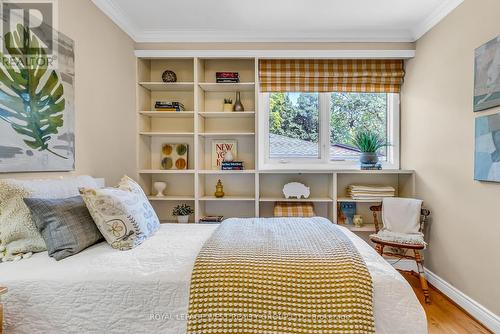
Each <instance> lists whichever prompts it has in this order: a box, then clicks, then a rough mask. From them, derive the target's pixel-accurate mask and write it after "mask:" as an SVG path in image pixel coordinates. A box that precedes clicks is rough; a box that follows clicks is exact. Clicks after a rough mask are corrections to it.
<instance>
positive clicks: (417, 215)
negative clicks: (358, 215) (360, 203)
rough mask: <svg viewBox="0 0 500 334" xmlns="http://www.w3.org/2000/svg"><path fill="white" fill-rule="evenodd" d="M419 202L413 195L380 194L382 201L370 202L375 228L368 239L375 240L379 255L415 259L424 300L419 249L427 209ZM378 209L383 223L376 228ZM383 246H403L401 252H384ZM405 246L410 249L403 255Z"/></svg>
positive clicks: (377, 224) (424, 280)
mask: <svg viewBox="0 0 500 334" xmlns="http://www.w3.org/2000/svg"><path fill="white" fill-rule="evenodd" d="M422 204H423V202H422V201H421V200H418V199H413V198H384V199H383V201H382V205H378V206H372V207H370V210H371V211H372V212H373V218H374V223H375V230H376V232H377V233H375V234H372V235H370V240H371V241H372V242H374V243H375V244H376V249H377V251H378V252H379V254H380V255H382V256H384V255H385V256H389V257H397V258H405V259H411V260H415V262H416V263H417V269H418V275H419V277H420V284H421V286H422V290H423V292H424V296H425V302H426V303H430V296H429V288H428V285H427V280H426V278H425V273H424V265H423V260H422V257H421V255H420V251H421V250H423V249H425V247H426V245H427V244H426V243H425V241H424V235H423V233H422V231H423V227H424V223H425V221H426V219H427V217H428V216H429V215H430V211H429V210H427V209H423V208H422ZM378 212H382V223H383V227H382V228H381V229H380V228H379V221H378V214H377V213H378ZM385 246H388V247H391V248H397V249H403V250H404V251H405V253H404V254H403V255H401V254H397V253H394V252H384V248H385ZM407 250H411V251H413V256H412V255H407V254H406V252H407Z"/></svg>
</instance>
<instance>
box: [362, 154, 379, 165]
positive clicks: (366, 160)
mask: <svg viewBox="0 0 500 334" xmlns="http://www.w3.org/2000/svg"><path fill="white" fill-rule="evenodd" d="M359 161H360V162H361V163H362V164H372V165H374V164H376V163H377V162H378V155H377V153H375V152H361V155H360V157H359Z"/></svg>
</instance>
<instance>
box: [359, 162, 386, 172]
mask: <svg viewBox="0 0 500 334" xmlns="http://www.w3.org/2000/svg"><path fill="white" fill-rule="evenodd" d="M381 169H382V164H381V163H380V162H378V163H376V164H361V170H381Z"/></svg>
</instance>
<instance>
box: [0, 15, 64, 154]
mask: <svg viewBox="0 0 500 334" xmlns="http://www.w3.org/2000/svg"><path fill="white" fill-rule="evenodd" d="M4 42H5V45H6V46H7V51H8V53H9V54H10V55H11V56H13V58H12V59H13V60H15V62H9V63H8V64H6V63H5V62H3V63H1V64H0V82H1V83H2V84H3V85H2V86H1V87H0V119H2V120H4V121H5V122H7V123H9V124H10V126H11V127H12V129H13V130H14V131H16V132H17V133H18V134H20V135H22V136H24V138H26V139H23V140H24V142H25V143H26V145H27V146H29V147H30V148H32V149H36V150H39V151H48V152H50V153H52V154H54V155H56V156H58V157H60V158H63V159H67V158H65V157H63V156H61V155H59V154H58V153H56V152H54V151H52V150H51V149H50V148H49V143H50V140H51V139H52V135H54V134H57V133H58V128H60V127H62V126H63V122H64V121H63V111H64V108H65V99H64V89H63V85H62V82H61V79H60V77H59V76H58V74H57V72H56V71H54V70H50V71H48V70H47V67H46V65H47V64H48V59H47V55H46V53H45V51H44V50H43V48H41V47H40V42H39V40H38V38H37V37H36V36H35V35H34V34H32V33H31V31H30V30H29V28H26V27H24V26H23V25H21V24H18V25H17V29H16V30H15V31H13V32H8V33H7V34H5V37H4ZM0 58H1V59H3V60H4V61H5V59H7V57H6V56H5V55H4V54H3V53H1V52H0Z"/></svg>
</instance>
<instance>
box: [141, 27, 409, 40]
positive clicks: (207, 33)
mask: <svg viewBox="0 0 500 334" xmlns="http://www.w3.org/2000/svg"><path fill="white" fill-rule="evenodd" d="M412 38H413V37H412V32H411V31H406V30H387V29H369V30H368V29H367V30H355V31H353V30H337V31H321V32H319V31H316V32H309V33H305V32H302V31H287V32H278V33H277V32H275V31H268V32H255V31H230V30H228V31H220V30H150V31H143V32H140V33H138V34H137V35H136V42H137V43H162V42H169V43H178V42H179V43H182V42H192V43H195V42H208V43H217V42H226V43H229V42H300V43H301V42H325V43H326V42H413V40H412Z"/></svg>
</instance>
